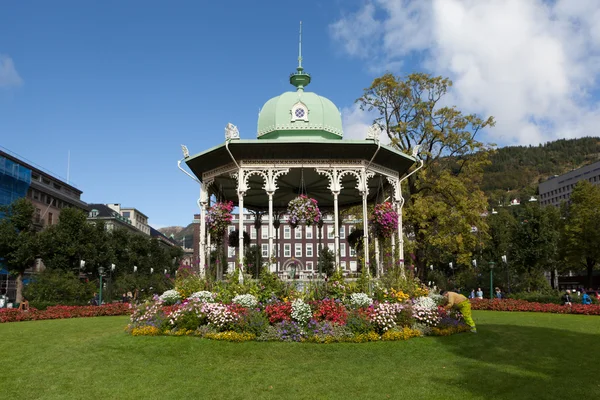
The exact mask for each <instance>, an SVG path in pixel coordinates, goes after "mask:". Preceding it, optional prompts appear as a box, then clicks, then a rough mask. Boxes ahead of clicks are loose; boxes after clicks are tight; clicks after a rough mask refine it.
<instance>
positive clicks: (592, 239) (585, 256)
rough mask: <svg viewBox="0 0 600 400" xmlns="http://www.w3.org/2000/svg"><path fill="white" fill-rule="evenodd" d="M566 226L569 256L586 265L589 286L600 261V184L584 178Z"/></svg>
mask: <svg viewBox="0 0 600 400" xmlns="http://www.w3.org/2000/svg"><path fill="white" fill-rule="evenodd" d="M567 213H568V214H567V222H566V224H565V228H564V237H565V242H566V246H565V250H566V251H565V253H566V255H567V259H568V260H569V261H571V262H573V263H575V264H578V265H582V266H584V267H585V269H586V272H587V286H588V287H591V286H592V276H593V273H594V268H596V267H597V266H598V262H599V261H600V187H598V186H594V185H592V184H591V183H589V182H588V181H580V182H578V183H577V185H575V188H574V189H573V192H572V193H571V204H570V206H569V207H568V209H567Z"/></svg>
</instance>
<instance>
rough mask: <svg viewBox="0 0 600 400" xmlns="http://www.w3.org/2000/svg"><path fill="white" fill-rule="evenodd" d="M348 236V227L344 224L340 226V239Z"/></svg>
mask: <svg viewBox="0 0 600 400" xmlns="http://www.w3.org/2000/svg"><path fill="white" fill-rule="evenodd" d="M345 238H346V227H345V226H344V225H342V226H340V239H345Z"/></svg>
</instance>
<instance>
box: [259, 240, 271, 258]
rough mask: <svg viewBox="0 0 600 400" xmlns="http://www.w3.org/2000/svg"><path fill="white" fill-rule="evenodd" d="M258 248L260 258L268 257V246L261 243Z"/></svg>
mask: <svg viewBox="0 0 600 400" xmlns="http://www.w3.org/2000/svg"><path fill="white" fill-rule="evenodd" d="M260 248H261V252H262V256H263V257H269V244H268V243H263V244H261V245H260Z"/></svg>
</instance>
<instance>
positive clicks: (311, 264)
mask: <svg viewBox="0 0 600 400" xmlns="http://www.w3.org/2000/svg"><path fill="white" fill-rule="evenodd" d="M305 265H306V269H307V270H309V271H312V270H313V262H312V261H307V262H306V264H305Z"/></svg>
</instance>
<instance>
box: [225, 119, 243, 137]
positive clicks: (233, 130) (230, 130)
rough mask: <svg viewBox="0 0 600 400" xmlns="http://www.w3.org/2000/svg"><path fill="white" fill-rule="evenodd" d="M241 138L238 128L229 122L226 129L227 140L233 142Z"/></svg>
mask: <svg viewBox="0 0 600 400" xmlns="http://www.w3.org/2000/svg"><path fill="white" fill-rule="evenodd" d="M239 138H240V131H238V128H237V126H235V125H234V124H232V123H231V122H229V123H228V124H227V126H226V127H225V140H233V139H239Z"/></svg>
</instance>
